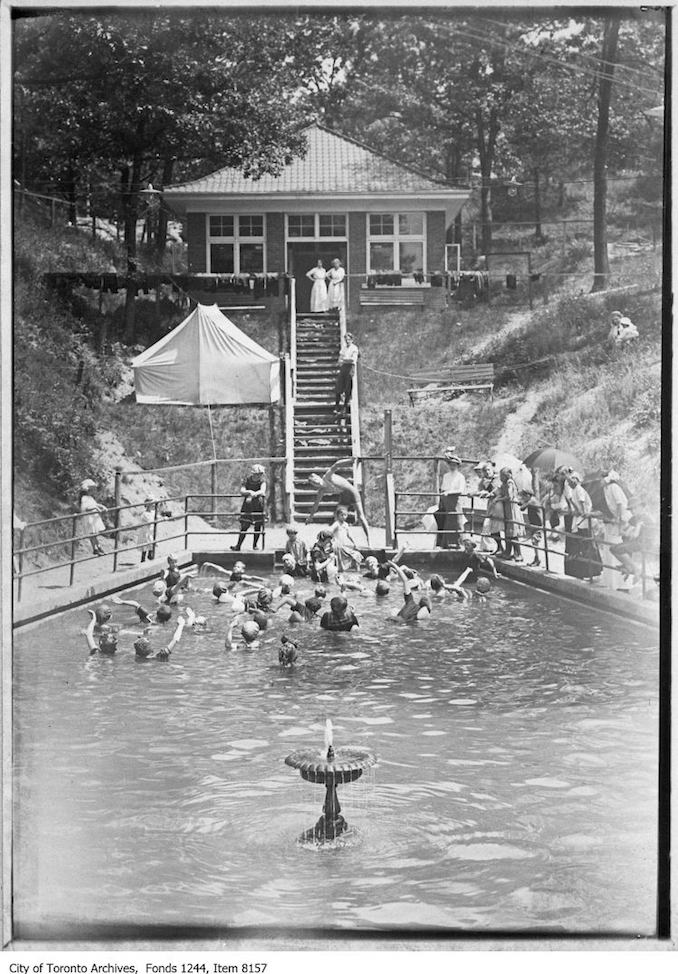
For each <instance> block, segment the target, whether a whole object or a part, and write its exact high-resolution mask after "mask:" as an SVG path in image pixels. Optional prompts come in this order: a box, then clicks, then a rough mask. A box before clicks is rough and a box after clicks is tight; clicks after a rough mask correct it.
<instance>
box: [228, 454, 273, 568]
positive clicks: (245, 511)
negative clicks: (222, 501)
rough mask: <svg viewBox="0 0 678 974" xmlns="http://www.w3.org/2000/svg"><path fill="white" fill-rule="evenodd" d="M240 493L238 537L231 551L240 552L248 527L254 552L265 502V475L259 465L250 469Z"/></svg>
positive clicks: (261, 528)
mask: <svg viewBox="0 0 678 974" xmlns="http://www.w3.org/2000/svg"><path fill="white" fill-rule="evenodd" d="M240 493H241V494H242V496H243V502H242V507H241V508H240V535H239V537H238V541H237V542H236V544H234V545H231V551H240V549H241V547H242V543H243V541H244V540H245V535H246V534H247V529H248V528H249V526H250V525H252V527H253V529H254V540H253V542H252V549H253V550H256V549H257V547H258V545H259V538H260V537H261V535H262V534H263V531H264V503H265V500H266V474H265V471H264V468H263V467H262V466H261V464H260V463H255V464H254V465H253V466H252V468H251V469H250V472H249V473H248V474H247V476H246V477H245V479H244V480H243V482H242V487H241V488H240ZM262 548H263V542H262Z"/></svg>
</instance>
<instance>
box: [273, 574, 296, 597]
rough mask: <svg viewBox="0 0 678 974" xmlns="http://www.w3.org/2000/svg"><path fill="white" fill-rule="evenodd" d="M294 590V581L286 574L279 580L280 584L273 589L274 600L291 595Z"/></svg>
mask: <svg viewBox="0 0 678 974" xmlns="http://www.w3.org/2000/svg"><path fill="white" fill-rule="evenodd" d="M293 589H294V579H293V578H292V576H291V575H288V574H287V573H286V572H285V574H283V575H281V576H280V578H279V579H278V584H277V585H276V587H275V588H274V589H273V598H274V599H279V598H281V597H282V596H285V595H291V594H292V590H293Z"/></svg>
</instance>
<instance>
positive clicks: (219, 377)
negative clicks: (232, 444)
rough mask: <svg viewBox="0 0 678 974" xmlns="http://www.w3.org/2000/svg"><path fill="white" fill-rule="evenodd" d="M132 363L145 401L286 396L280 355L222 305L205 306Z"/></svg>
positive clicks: (254, 402)
mask: <svg viewBox="0 0 678 974" xmlns="http://www.w3.org/2000/svg"><path fill="white" fill-rule="evenodd" d="M132 367H133V369H134V389H135V393H136V399H137V402H139V403H153V404H159V405H179V406H200V405H229V406H270V405H271V403H276V402H278V401H279V399H280V362H279V359H278V358H277V357H276V356H275V355H271V353H270V352H267V351H266V349H264V348H262V347H261V345H258V344H257V343H256V342H255V341H253V340H252V339H251V338H249V337H248V336H247V335H246V334H245V333H244V332H242V331H241V330H240V329H239V328H238V327H237V326H236V325H234V324H233V322H232V321H230V320H229V319H228V318H227V317H226V315H224V314H222V313H221V311H219V308H218V307H217V306H216V304H214V305H211V306H208V305H203V304H199V305H198V306H197V307H196V308H195V309H194V310H193V311H192V312H191V314H190V315H189V316H188V317H187V318H186V319H185V320H184V321H182V322H181V324H180V325H177V327H176V328H174V329H173V330H172V331H171V332H170V333H169V334H168V335H165V337H164V338H161V339H160V341H159V342H156V343H155V345H151V347H150V348H147V349H146V351H144V352H142V353H141V355H138V356H137V357H136V358H135V359H134V361H133V362H132Z"/></svg>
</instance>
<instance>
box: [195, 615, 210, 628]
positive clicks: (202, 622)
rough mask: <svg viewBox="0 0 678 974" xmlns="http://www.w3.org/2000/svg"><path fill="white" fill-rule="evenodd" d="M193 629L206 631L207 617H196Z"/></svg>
mask: <svg viewBox="0 0 678 974" xmlns="http://www.w3.org/2000/svg"><path fill="white" fill-rule="evenodd" d="M193 628H194V629H201V630H204V629H207V616H196V617H195V619H194V620H193Z"/></svg>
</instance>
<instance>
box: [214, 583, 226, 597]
mask: <svg viewBox="0 0 678 974" xmlns="http://www.w3.org/2000/svg"><path fill="white" fill-rule="evenodd" d="M226 592H228V585H227V584H226V582H215V583H214V585H213V587H212V595H213V596H214V598H215V599H219V598H221V596H222V595H225V594H226Z"/></svg>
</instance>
